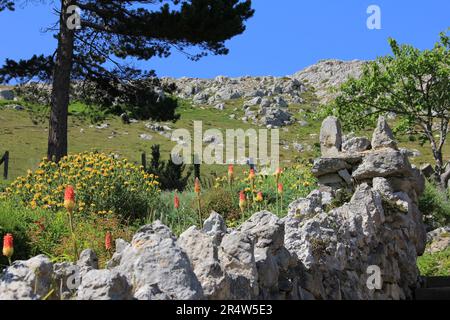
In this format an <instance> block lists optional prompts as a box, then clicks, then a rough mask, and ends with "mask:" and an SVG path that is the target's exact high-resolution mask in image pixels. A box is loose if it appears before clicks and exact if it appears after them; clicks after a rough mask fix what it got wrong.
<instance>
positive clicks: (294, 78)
mask: <svg viewBox="0 0 450 320" xmlns="http://www.w3.org/2000/svg"><path fill="white" fill-rule="evenodd" d="M363 64H364V62H362V61H350V62H344V61H339V60H324V61H320V62H319V63H317V64H315V65H313V66H310V67H308V68H306V69H304V70H302V71H300V72H297V73H295V74H294V75H291V76H286V77H272V76H265V77H249V76H246V77H238V78H228V77H224V76H218V77H216V78H215V79H196V78H180V79H174V78H165V79H164V81H165V82H166V83H174V84H175V85H176V86H177V91H176V94H177V95H178V96H179V97H181V98H183V99H188V100H191V101H192V102H193V103H194V104H195V105H207V106H213V107H215V108H216V109H219V110H223V109H224V108H225V107H226V102H228V101H233V100H234V101H239V102H241V103H240V104H241V106H242V108H243V109H244V111H245V115H244V117H243V118H242V120H243V121H244V122H247V121H248V122H252V123H255V124H260V125H265V126H270V127H280V126H284V125H289V124H292V123H293V122H294V121H295V119H294V115H293V114H292V113H291V111H290V110H289V109H288V106H289V105H302V104H304V103H305V102H306V101H305V99H304V96H305V93H309V95H310V96H311V95H315V97H316V98H317V100H318V103H327V102H329V101H330V100H331V99H332V98H333V97H334V95H333V93H331V92H330V89H332V88H336V87H338V86H339V85H341V84H342V83H343V82H345V81H346V80H347V79H348V78H349V77H358V76H360V74H361V69H362V66H363Z"/></svg>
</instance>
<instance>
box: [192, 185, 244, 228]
mask: <svg viewBox="0 0 450 320" xmlns="http://www.w3.org/2000/svg"><path fill="white" fill-rule="evenodd" d="M238 197H239V192H233V191H231V190H229V189H225V188H213V189H209V190H207V191H206V192H205V194H204V195H203V196H202V216H203V217H204V218H205V217H206V218H207V217H208V216H209V214H210V213H211V212H212V211H215V212H217V213H219V214H220V215H221V216H222V217H223V218H224V219H225V220H227V221H230V220H237V219H239V217H240V216H241V212H240V210H239V206H238ZM193 205H195V204H193Z"/></svg>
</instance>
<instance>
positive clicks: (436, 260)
mask: <svg viewBox="0 0 450 320" xmlns="http://www.w3.org/2000/svg"><path fill="white" fill-rule="evenodd" d="M417 265H418V267H419V270H420V274H421V275H424V276H450V248H447V249H445V250H443V251H440V252H437V253H433V254H431V253H425V254H424V255H423V256H422V257H419V258H418V259H417Z"/></svg>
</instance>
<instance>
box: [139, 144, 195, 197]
mask: <svg viewBox="0 0 450 320" xmlns="http://www.w3.org/2000/svg"><path fill="white" fill-rule="evenodd" d="M159 148H160V146H159V145H153V146H152V158H151V165H150V168H148V170H147V171H148V172H149V173H150V174H153V175H156V176H158V177H159V181H160V187H161V189H163V190H178V191H183V190H184V189H185V188H186V185H187V183H188V179H189V177H190V176H191V173H192V170H191V169H188V170H186V165H184V164H175V163H174V162H173V161H172V160H171V159H169V160H167V161H161V160H160V158H161V154H160V151H159Z"/></svg>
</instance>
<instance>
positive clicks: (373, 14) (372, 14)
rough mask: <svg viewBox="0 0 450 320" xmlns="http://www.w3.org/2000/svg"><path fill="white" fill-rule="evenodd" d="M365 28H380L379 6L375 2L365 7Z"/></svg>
mask: <svg viewBox="0 0 450 320" xmlns="http://www.w3.org/2000/svg"><path fill="white" fill-rule="evenodd" d="M367 14H368V15H369V17H368V18H367V22H366V25H367V28H368V29H369V30H381V8H380V6H377V5H375V4H372V5H370V6H369V7H368V8H367Z"/></svg>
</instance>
